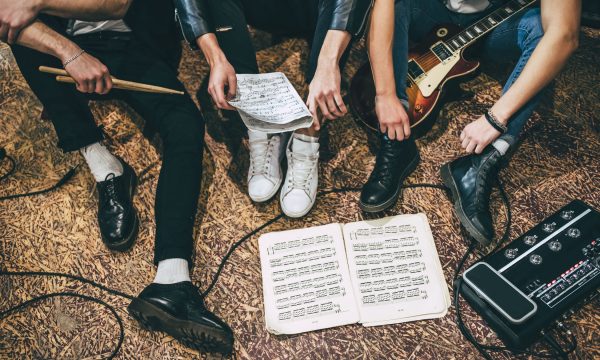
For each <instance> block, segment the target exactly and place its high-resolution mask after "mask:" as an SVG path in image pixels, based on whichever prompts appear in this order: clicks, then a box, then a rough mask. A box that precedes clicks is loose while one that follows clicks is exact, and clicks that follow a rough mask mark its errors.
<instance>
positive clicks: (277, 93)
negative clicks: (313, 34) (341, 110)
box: [229, 72, 313, 132]
mask: <svg viewBox="0 0 600 360" xmlns="http://www.w3.org/2000/svg"><path fill="white" fill-rule="evenodd" d="M229 104H231V106H233V107H235V108H236V109H237V110H238V112H239V113H240V117H241V118H242V120H243V121H244V123H245V124H246V126H247V127H248V128H250V129H252V130H258V131H265V132H283V131H292V130H296V129H299V128H306V127H310V126H311V125H312V121H313V119H312V116H311V113H310V111H309V110H308V108H307V107H306V104H304V101H302V98H300V95H298V92H297V91H296V89H295V88H294V86H293V85H292V84H291V83H290V81H289V80H288V78H287V77H286V76H285V74H283V73H280V72H275V73H267V74H237V93H236V98H235V99H234V100H231V101H229Z"/></svg>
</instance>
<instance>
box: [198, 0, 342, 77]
mask: <svg viewBox="0 0 600 360" xmlns="http://www.w3.org/2000/svg"><path fill="white" fill-rule="evenodd" d="M209 7H210V15H211V19H212V21H213V24H214V26H215V27H216V29H217V32H216V34H217V39H218V40H219V45H220V46H221V48H222V49H223V52H224V53H225V55H226V56H227V59H228V60H229V62H230V63H231V65H232V66H233V67H234V69H235V71H236V72H237V73H240V74H256V73H258V65H257V63H256V53H255V51H254V47H253V46H252V42H251V40H250V34H249V32H248V24H249V25H251V26H252V27H254V28H257V29H260V30H263V31H267V32H269V33H272V34H274V35H279V36H288V37H303V38H307V39H309V42H311V43H312V46H311V52H310V57H309V60H308V69H307V76H306V78H307V80H308V81H311V80H312V78H313V76H314V74H315V71H316V69H317V60H318V59H319V53H320V52H321V47H322V46H323V42H324V41H325V36H326V35H327V31H328V30H329V26H330V24H331V21H332V18H333V11H334V2H333V1H327V2H323V1H322V0H218V1H211V2H209ZM311 40H312V41H311ZM348 52H349V51H348V50H347V51H346V52H345V54H344V57H343V58H342V62H341V66H343V65H344V63H345V60H346V58H347V55H348Z"/></svg>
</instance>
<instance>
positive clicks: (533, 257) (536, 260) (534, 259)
mask: <svg viewBox="0 0 600 360" xmlns="http://www.w3.org/2000/svg"><path fill="white" fill-rule="evenodd" d="M529 262H530V263H532V264H533V265H539V264H541V263H542V257H541V256H540V255H538V254H533V255H531V256H530V257H529Z"/></svg>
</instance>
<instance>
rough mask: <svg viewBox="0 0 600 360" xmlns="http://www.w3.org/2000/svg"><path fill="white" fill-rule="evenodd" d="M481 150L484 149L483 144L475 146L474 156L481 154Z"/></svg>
mask: <svg viewBox="0 0 600 360" xmlns="http://www.w3.org/2000/svg"><path fill="white" fill-rule="evenodd" d="M483 149H485V146H484V145H483V144H477V146H476V147H475V154H481V153H482V152H483Z"/></svg>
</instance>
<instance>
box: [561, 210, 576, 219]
mask: <svg viewBox="0 0 600 360" xmlns="http://www.w3.org/2000/svg"><path fill="white" fill-rule="evenodd" d="M574 213H575V211H573V210H563V212H561V213H560V217H561V218H563V219H565V220H571V219H572V218H573V214H574Z"/></svg>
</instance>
